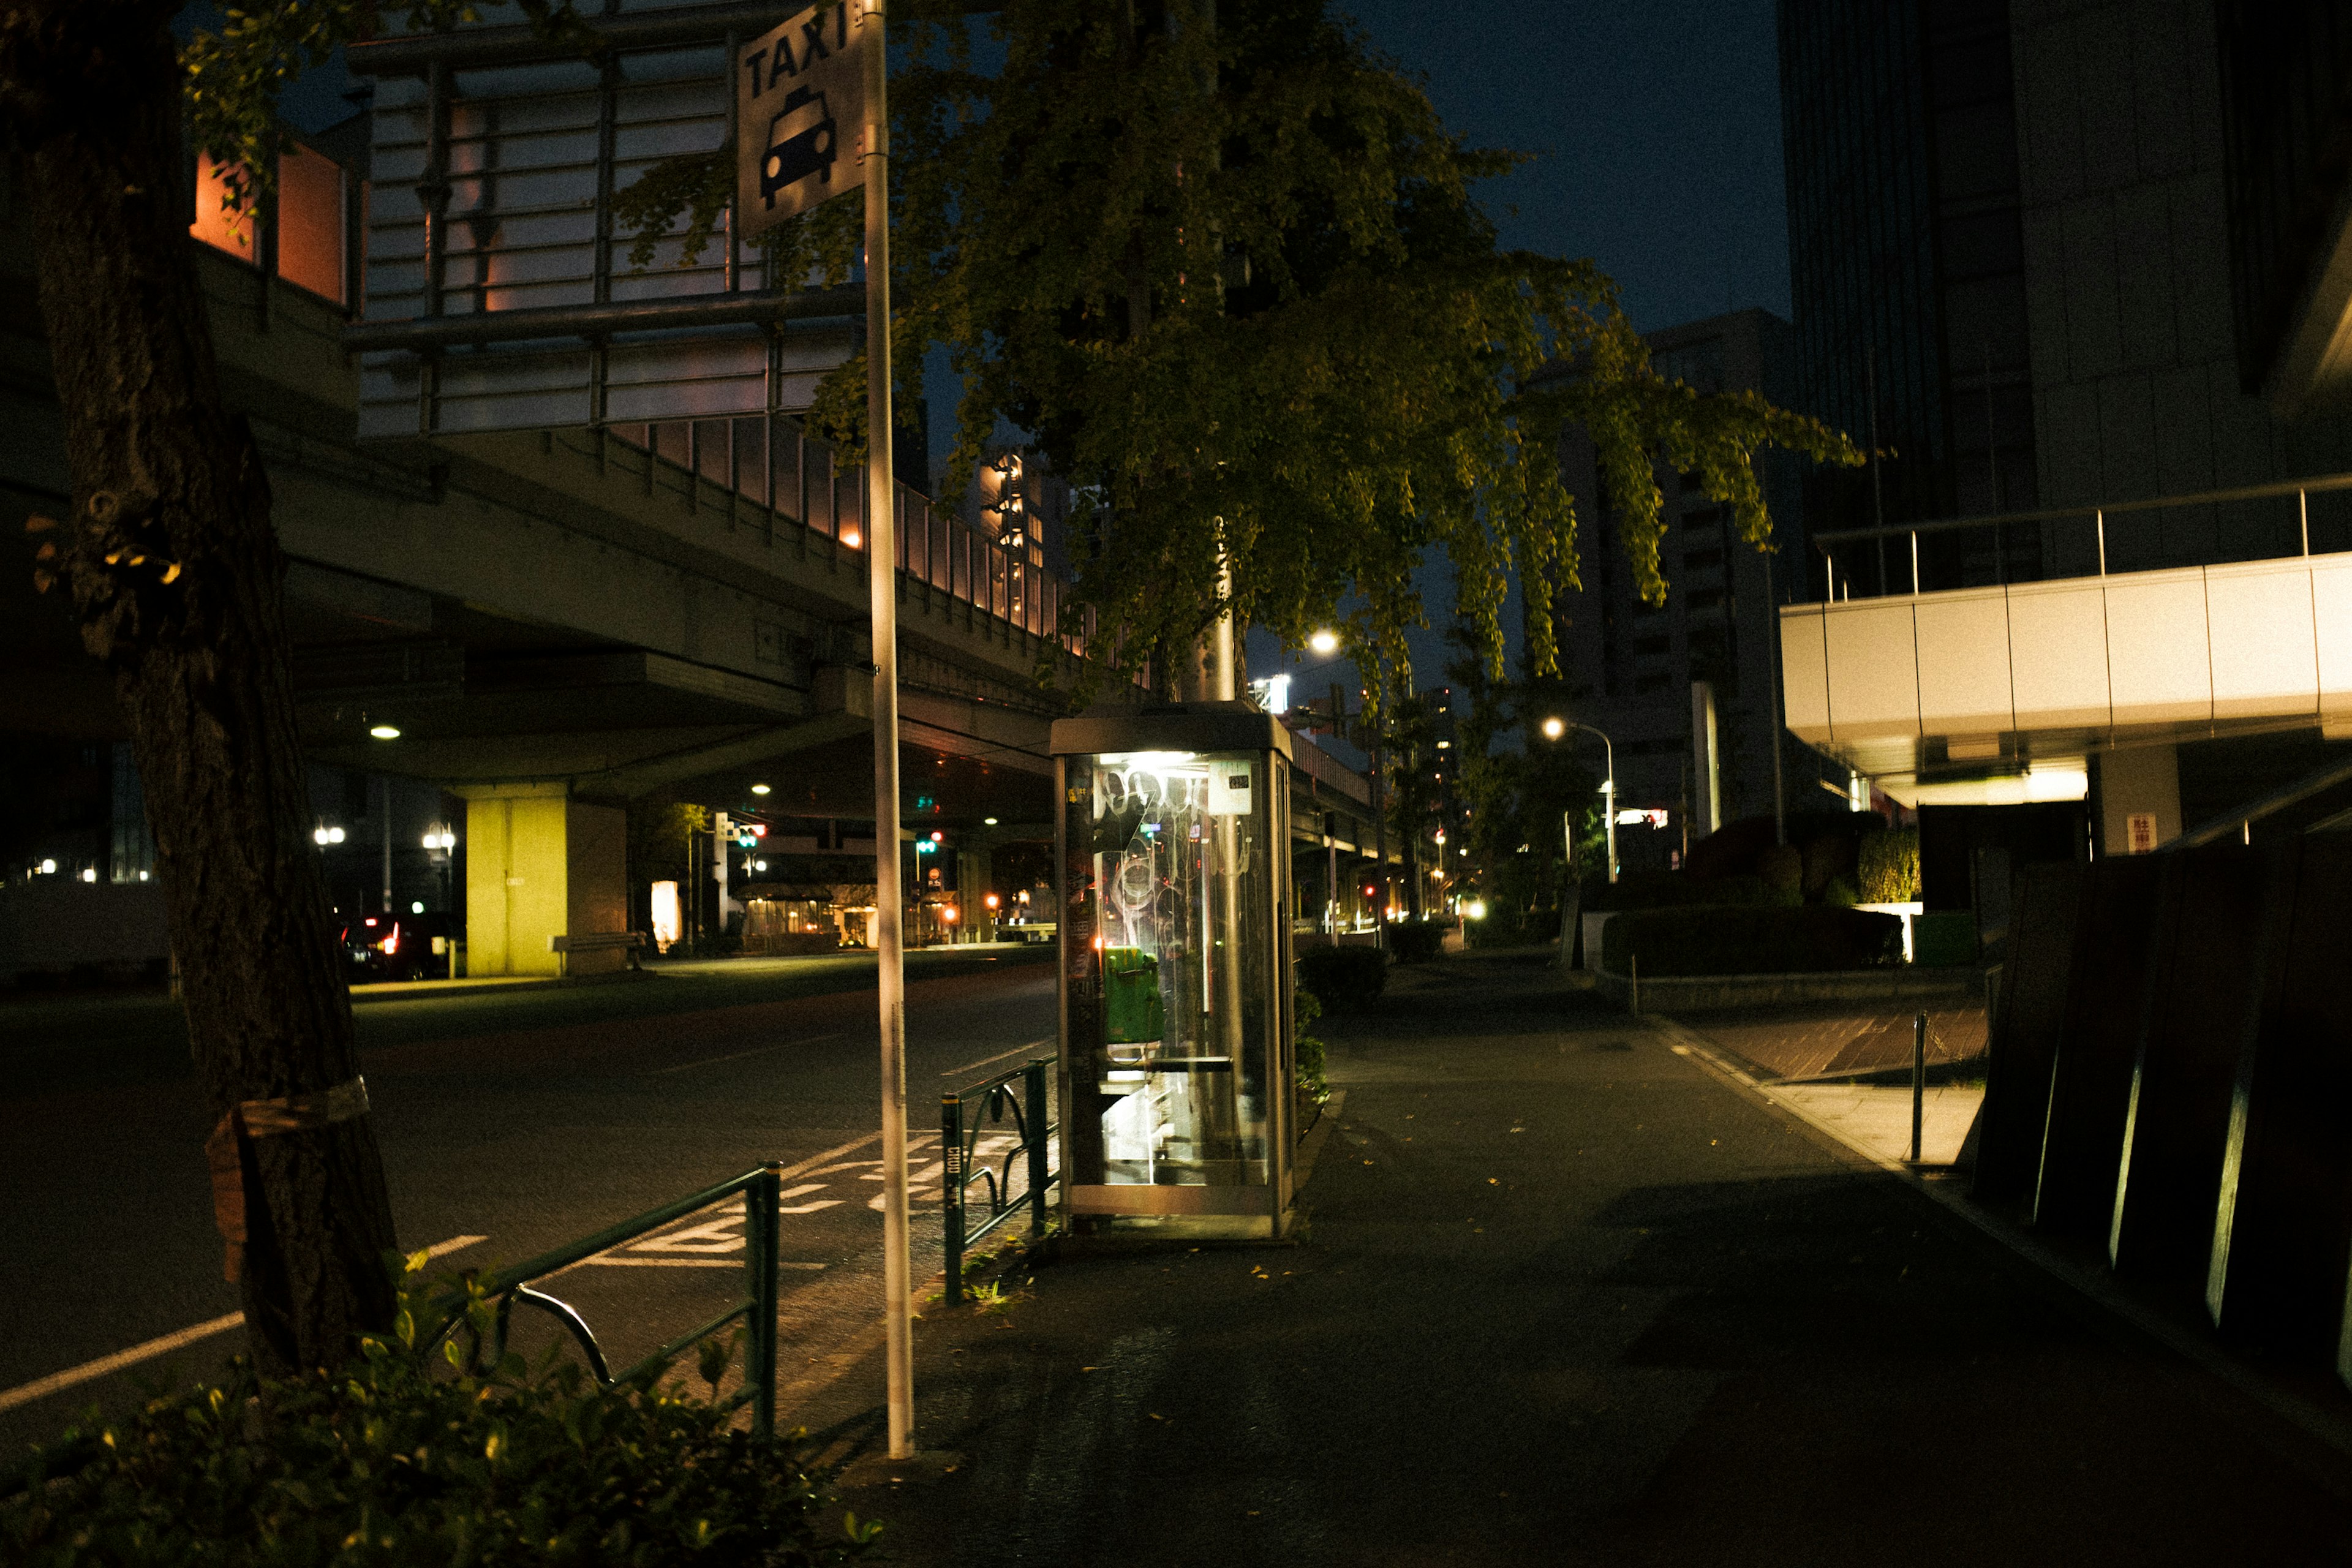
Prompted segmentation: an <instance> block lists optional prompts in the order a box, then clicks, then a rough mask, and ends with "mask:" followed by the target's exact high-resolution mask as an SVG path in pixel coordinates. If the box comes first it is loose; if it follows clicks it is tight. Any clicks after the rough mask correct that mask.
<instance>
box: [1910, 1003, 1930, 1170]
mask: <svg viewBox="0 0 2352 1568" xmlns="http://www.w3.org/2000/svg"><path fill="white" fill-rule="evenodd" d="M1926 1112H1927V1014H1925V1013H1921V1014H1919V1015H1918V1016H1916V1017H1914V1018H1913V1019H1912V1020H1911V1163H1913V1164H1915V1165H1916V1164H1917V1163H1919V1124H1920V1121H1922V1120H1923V1118H1924V1117H1925V1115H1926Z"/></svg>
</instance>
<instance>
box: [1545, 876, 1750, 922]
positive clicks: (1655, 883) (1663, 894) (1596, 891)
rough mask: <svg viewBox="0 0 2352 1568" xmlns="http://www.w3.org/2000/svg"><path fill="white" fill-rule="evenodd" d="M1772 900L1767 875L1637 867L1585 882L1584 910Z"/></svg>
mask: <svg viewBox="0 0 2352 1568" xmlns="http://www.w3.org/2000/svg"><path fill="white" fill-rule="evenodd" d="M1771 901H1772V895H1771V891H1770V889H1768V888H1767V887H1766V886H1765V883H1764V879H1763V878H1761V877H1755V876H1739V877H1717V878H1715V879H1711V880H1704V881H1703V880H1700V879H1697V878H1695V877H1685V876H1684V875H1683V874H1682V873H1681V872H1679V871H1636V872H1634V873H1633V875H1631V876H1627V877H1621V878H1620V879H1617V881H1615V882H1614V883H1611V882H1587V883H1585V884H1584V906H1583V912H1584V913H1586V914H1588V915H1602V914H1614V913H1617V912H1620V911H1622V910H1675V909H1696V908H1699V907H1702V906H1705V907H1708V908H1716V907H1721V906H1738V907H1741V908H1748V907H1759V908H1760V907H1761V906H1763V905H1766V904H1769V903H1770V902H1771Z"/></svg>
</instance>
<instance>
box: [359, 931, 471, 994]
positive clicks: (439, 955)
mask: <svg viewBox="0 0 2352 1568" xmlns="http://www.w3.org/2000/svg"><path fill="white" fill-rule="evenodd" d="M450 923H451V922H450V920H449V917H448V916H447V915H366V916H362V917H361V918H360V919H357V920H348V921H344V922H343V929H342V935H341V944H342V950H343V977H344V979H345V981H346V982H347V983H348V984H353V985H365V984H373V983H375V982H377V981H383V980H446V979H447V978H449V962H450V957H451V954H452V952H453V950H454V949H455V947H456V945H457V944H456V942H454V941H453V940H452V933H451V931H450Z"/></svg>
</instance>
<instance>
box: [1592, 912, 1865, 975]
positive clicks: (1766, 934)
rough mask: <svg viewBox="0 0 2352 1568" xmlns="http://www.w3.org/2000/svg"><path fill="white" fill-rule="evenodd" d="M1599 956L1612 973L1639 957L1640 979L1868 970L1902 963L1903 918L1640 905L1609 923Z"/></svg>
mask: <svg viewBox="0 0 2352 1568" xmlns="http://www.w3.org/2000/svg"><path fill="white" fill-rule="evenodd" d="M1635 958H1639V959H1640V960H1641V961H1642V973H1643V977H1644V978H1649V977H1652V976H1665V975H1673V974H1805V973H1818V972H1821V971H1825V970H1839V969H1867V968H1870V967H1872V966H1874V965H1876V964H1883V963H1900V962H1902V958H1903V921H1902V920H1901V919H1900V918H1899V917H1897V916H1895V915H1882V914H1874V913H1872V912H1870V911H1869V910H1838V909H1824V908H1819V907H1815V908H1808V909H1742V908H1711V909H1682V910H1639V911H1635V912H1633V913H1630V914H1622V915H1620V916H1618V917H1617V918H1616V919H1615V920H1613V921H1610V922H1609V924H1608V926H1607V927H1606V928H1605V931H1604V934H1603V936H1602V938H1601V966H1602V967H1603V968H1605V969H1606V970H1608V972H1609V973H1612V974H1624V973H1629V972H1630V971H1631V968H1632V964H1633V960H1634V959H1635Z"/></svg>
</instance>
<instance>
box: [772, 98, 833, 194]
mask: <svg viewBox="0 0 2352 1568" xmlns="http://www.w3.org/2000/svg"><path fill="white" fill-rule="evenodd" d="M839 140H840V133H839V129H838V127H837V126H836V125H835V122H834V118H833V112H832V110H828V109H827V108H825V104H824V94H823V93H821V92H818V91H816V90H815V89H813V88H805V87H803V88H800V89H795V90H794V91H793V93H792V94H791V95H790V96H788V97H787V98H786V99H785V100H784V107H783V109H782V111H781V112H779V113H778V114H777V116H776V117H775V119H773V120H772V121H769V122H768V155H767V157H766V158H765V159H763V160H762V161H761V164H760V195H761V197H762V198H763V199H765V201H766V202H767V204H768V205H770V206H774V205H776V193H777V192H778V191H781V190H782V189H783V188H784V187H785V186H787V185H793V184H799V183H800V182H801V181H803V180H805V179H807V178H808V177H809V176H810V175H812V174H814V175H815V176H816V177H817V178H818V179H820V180H823V181H824V182H825V183H826V184H832V183H833V162H834V156H835V146H836V145H837V143H838V142H839Z"/></svg>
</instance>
